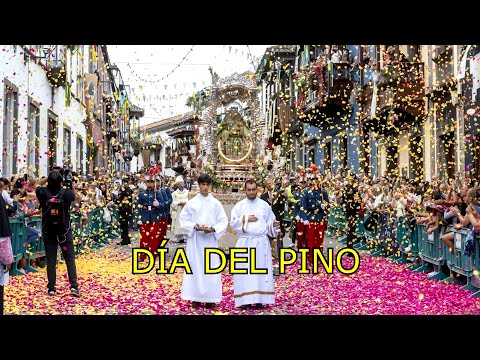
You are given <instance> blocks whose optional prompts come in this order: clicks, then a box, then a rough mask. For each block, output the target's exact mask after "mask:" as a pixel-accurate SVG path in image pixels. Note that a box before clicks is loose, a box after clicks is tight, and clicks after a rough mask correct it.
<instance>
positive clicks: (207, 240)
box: [178, 174, 228, 308]
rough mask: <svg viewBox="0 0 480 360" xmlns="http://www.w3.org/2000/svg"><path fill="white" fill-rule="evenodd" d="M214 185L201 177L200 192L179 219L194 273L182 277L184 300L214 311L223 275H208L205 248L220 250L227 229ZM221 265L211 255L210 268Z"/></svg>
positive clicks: (214, 255) (186, 205)
mask: <svg viewBox="0 0 480 360" xmlns="http://www.w3.org/2000/svg"><path fill="white" fill-rule="evenodd" d="M211 183H212V178H211V177H210V176H208V175H206V174H202V175H200V176H199V177H198V186H199V193H198V194H197V195H196V196H195V197H194V198H192V199H191V200H189V201H188V202H187V203H186V204H185V206H184V207H183V209H182V211H181V213H180V217H179V219H178V221H179V224H180V227H181V228H183V229H184V230H185V231H186V232H187V235H188V237H187V245H186V247H185V252H186V255H187V259H188V263H189V265H190V268H191V270H192V274H187V273H184V275H183V282H182V299H184V300H190V301H191V302H192V306H193V307H198V306H200V305H201V303H205V307H206V308H213V307H215V303H218V302H220V301H221V300H222V278H221V273H217V274H206V273H205V248H218V239H219V238H220V237H221V236H222V235H223V234H224V233H225V231H226V230H227V226H228V218H227V215H226V214H225V210H224V209H223V206H222V204H221V203H220V201H218V200H217V199H215V198H214V197H213V196H212V195H211V194H210V193H209V189H210V185H211ZM219 266H220V257H219V256H218V255H216V254H212V255H210V268H211V269H216V268H218V267H219Z"/></svg>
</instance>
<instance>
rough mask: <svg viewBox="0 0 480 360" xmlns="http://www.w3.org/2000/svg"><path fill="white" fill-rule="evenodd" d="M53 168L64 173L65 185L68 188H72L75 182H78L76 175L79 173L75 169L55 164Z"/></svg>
mask: <svg viewBox="0 0 480 360" xmlns="http://www.w3.org/2000/svg"><path fill="white" fill-rule="evenodd" d="M53 170H56V171H58V172H59V173H60V175H62V177H63V185H65V186H66V187H67V188H68V189H72V184H73V182H74V181H75V182H77V180H76V176H77V174H76V173H75V172H74V171H71V170H70V169H69V168H68V167H66V166H62V167H60V166H55V167H54V168H53Z"/></svg>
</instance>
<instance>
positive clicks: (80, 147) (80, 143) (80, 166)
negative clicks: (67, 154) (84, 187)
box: [77, 136, 83, 172]
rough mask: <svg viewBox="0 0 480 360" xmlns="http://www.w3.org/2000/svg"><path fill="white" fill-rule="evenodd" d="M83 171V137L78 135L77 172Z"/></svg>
mask: <svg viewBox="0 0 480 360" xmlns="http://www.w3.org/2000/svg"><path fill="white" fill-rule="evenodd" d="M82 171H83V139H82V138H81V137H80V136H78V137H77V172H82Z"/></svg>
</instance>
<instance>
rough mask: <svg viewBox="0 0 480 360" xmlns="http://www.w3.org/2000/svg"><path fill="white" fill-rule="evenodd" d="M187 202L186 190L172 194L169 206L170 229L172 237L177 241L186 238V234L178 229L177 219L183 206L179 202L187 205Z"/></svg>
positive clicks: (178, 190)
mask: <svg viewBox="0 0 480 360" xmlns="http://www.w3.org/2000/svg"><path fill="white" fill-rule="evenodd" d="M187 201H188V190H187V189H185V188H184V189H183V190H182V191H180V189H177V190H175V191H174V192H172V205H170V214H171V216H172V229H171V231H172V232H173V235H175V237H176V238H177V240H179V239H183V238H186V237H187V236H186V235H187V232H186V231H185V230H183V229H182V228H181V227H180V224H179V222H178V219H179V218H180V213H181V212H182V209H183V207H184V206H185V205H180V203H181V202H184V203H187Z"/></svg>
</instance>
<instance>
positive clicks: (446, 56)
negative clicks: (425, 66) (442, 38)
mask: <svg viewBox="0 0 480 360" xmlns="http://www.w3.org/2000/svg"><path fill="white" fill-rule="evenodd" d="M432 61H433V62H434V63H435V67H434V74H435V79H434V83H433V86H432V88H427V90H426V95H427V96H428V97H429V98H432V99H441V98H443V97H445V96H450V90H451V89H454V88H456V86H457V79H456V78H455V70H454V67H453V48H452V46H451V45H448V46H447V45H439V46H438V47H437V48H436V49H435V52H434V56H433V58H432Z"/></svg>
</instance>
